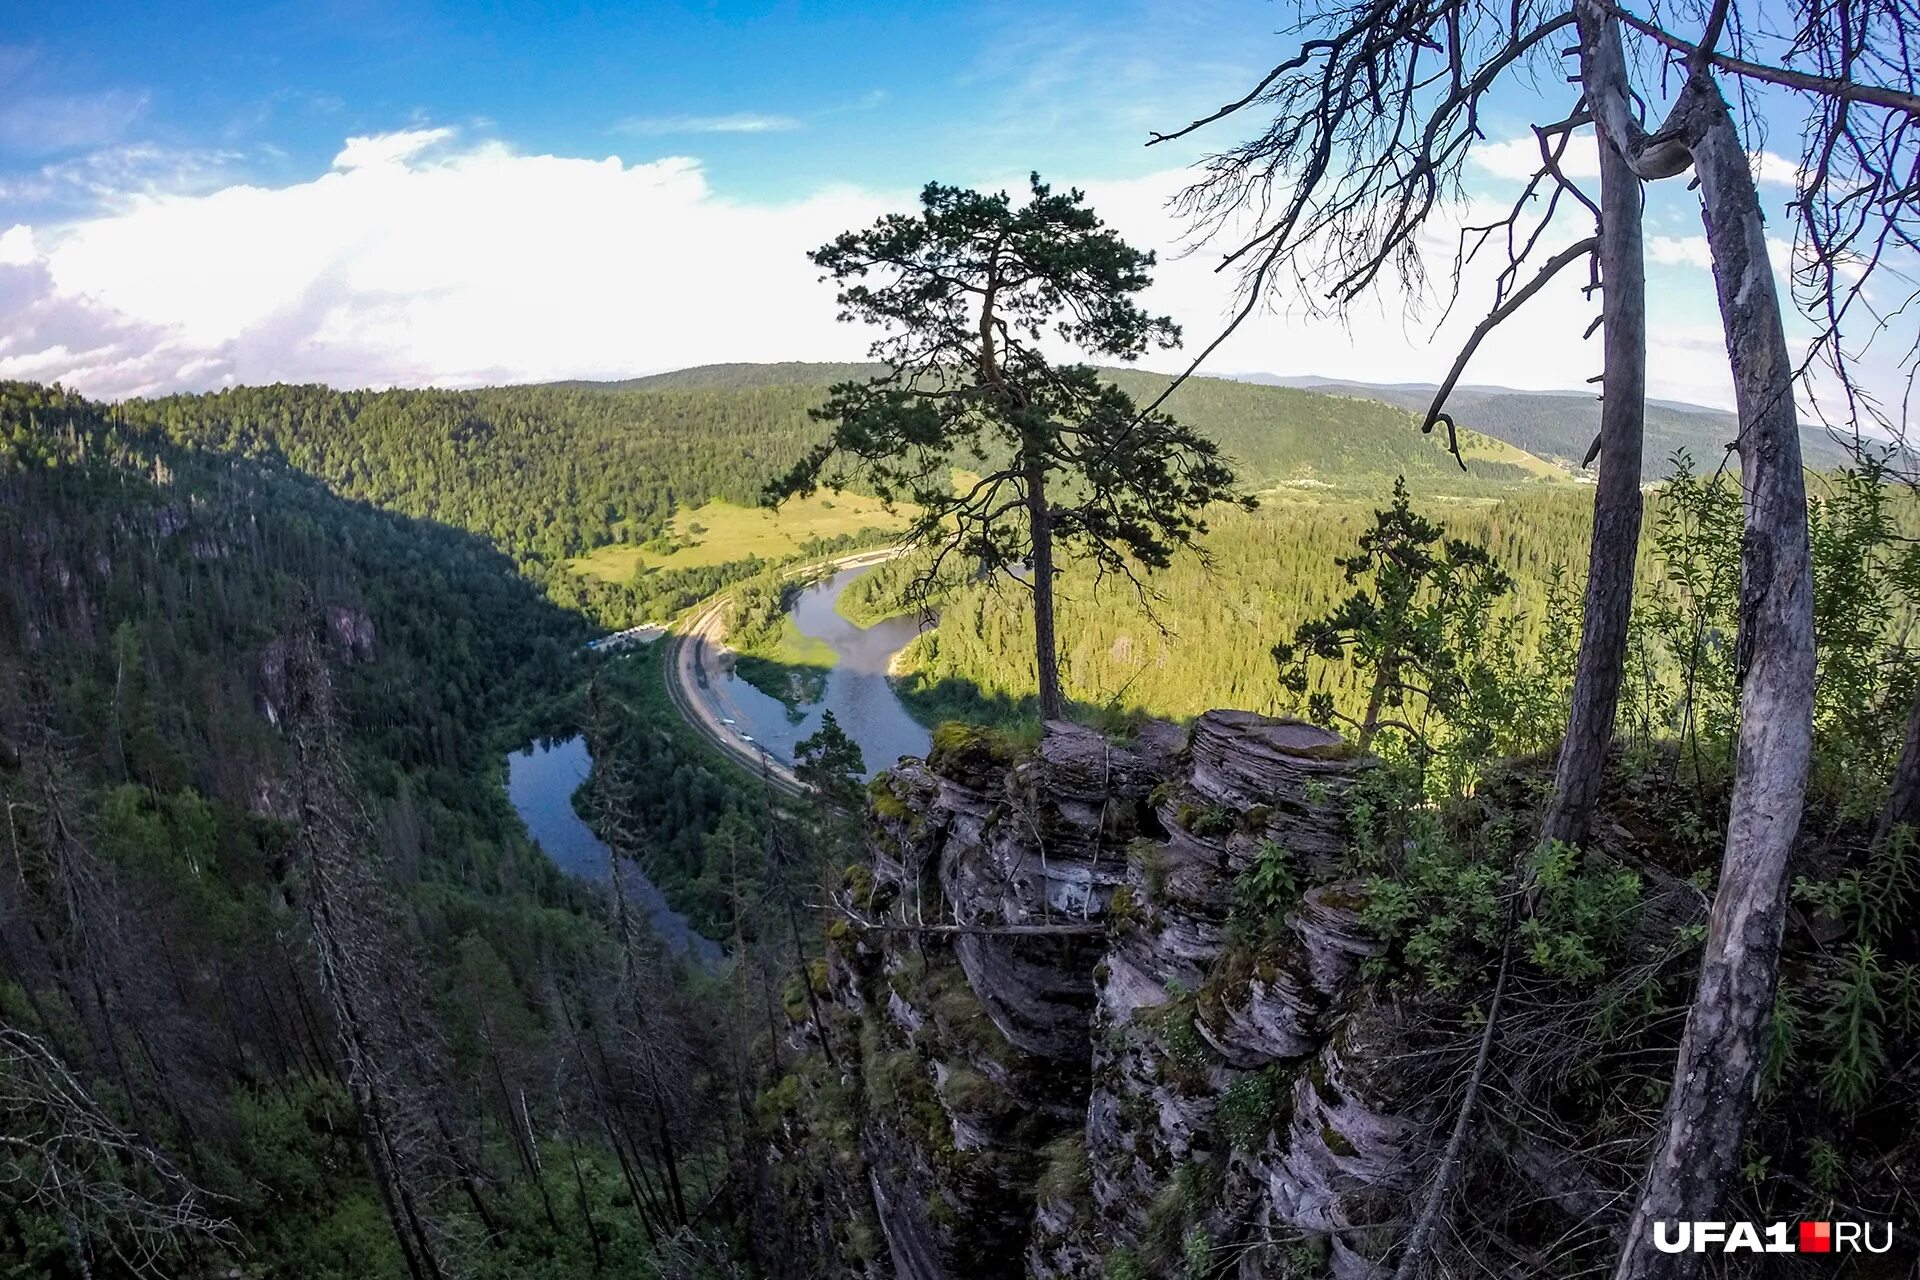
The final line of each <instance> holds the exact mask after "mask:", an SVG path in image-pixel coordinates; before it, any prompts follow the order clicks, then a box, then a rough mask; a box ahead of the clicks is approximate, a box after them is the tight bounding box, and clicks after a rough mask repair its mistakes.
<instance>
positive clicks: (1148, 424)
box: [768, 174, 1246, 719]
mask: <svg viewBox="0 0 1920 1280" xmlns="http://www.w3.org/2000/svg"><path fill="white" fill-rule="evenodd" d="M1031 183H1032V189H1031V192H1030V194H1029V198H1028V200H1027V202H1026V203H1025V204H1023V205H1020V206H1018V207H1016V206H1015V205H1014V203H1013V200H1012V198H1011V197H1009V196H1008V195H1007V193H1005V192H1000V193H997V194H994V195H983V194H981V193H980V192H977V191H968V190H964V189H962V188H959V187H948V186H941V185H940V184H938V183H929V184H928V185H927V187H926V188H925V190H924V191H922V192H921V196H920V210H919V212H918V213H916V214H889V215H888V216H886V217H884V218H881V219H880V220H879V221H878V222H876V223H874V224H873V225H872V226H871V227H868V228H867V229H865V230H863V231H849V232H845V233H843V234H842V235H840V236H839V237H838V238H836V239H835V240H834V241H833V242H832V243H831V244H828V245H825V246H823V247H822V248H820V249H817V250H815V251H814V253H813V254H812V255H811V256H812V259H813V261H814V262H815V263H816V264H817V265H819V266H820V267H821V269H822V270H824V271H825V272H826V273H827V275H828V276H830V277H832V278H833V279H834V280H835V281H837V282H838V283H839V284H840V285H841V286H842V287H841V291H840V295H839V301H840V318H841V319H843V320H848V321H855V322H859V323H864V324H869V325H874V326H877V327H878V328H879V329H880V330H881V331H882V332H881V336H880V337H879V339H877V340H876V341H875V342H874V344H873V346H872V348H871V353H872V355H873V357H874V358H875V359H876V360H879V361H880V362H882V363H883V364H885V365H886V366H887V367H886V371H885V372H883V373H881V374H879V375H877V376H875V377H873V378H870V379H868V380H867V381H865V382H843V383H840V384H838V385H837V386H835V387H834V388H833V390H832V392H831V395H830V397H829V399H828V401H827V403H826V404H825V405H824V406H823V407H822V408H820V409H819V410H818V411H817V412H816V416H817V417H818V418H819V419H820V420H822V421H824V422H829V423H832V424H833V432H832V434H831V435H830V436H829V438H828V439H827V440H826V441H825V442H824V443H822V444H821V445H820V446H818V447H817V448H816V449H814V450H813V451H812V452H810V453H809V454H808V455H807V456H806V457H805V458H803V459H802V460H801V461H800V462H799V464H798V465H796V466H795V467H794V468H793V470H792V471H790V472H789V473H788V474H787V475H786V476H785V477H783V478H782V479H780V480H778V481H776V482H775V483H774V484H772V485H771V486H769V488H768V497H769V499H770V500H771V501H772V502H775V503H778V502H780V501H782V500H784V499H786V498H789V497H793V496H795V495H804V494H808V493H811V492H813V491H814V490H815V489H816V488H817V487H818V486H819V485H821V484H826V485H828V486H829V487H833V488H839V487H841V486H842V485H846V484H860V485H864V486H868V487H871V488H872V489H873V491H874V492H875V493H877V494H878V495H879V496H880V497H881V498H882V499H883V500H885V501H887V502H888V503H890V504H891V503H894V502H904V503H910V504H911V508H912V520H911V523H910V524H909V527H908V531H907V535H906V540H907V541H908V542H909V543H910V544H913V545H915V546H920V547H926V548H930V549H932V551H933V554H932V555H931V556H929V557H928V561H929V567H928V569H927V571H926V573H925V574H923V575H922V576H921V577H920V579H919V580H918V582H919V585H920V590H921V594H922V595H924V592H925V589H926V588H927V587H928V586H930V585H931V584H932V583H933V582H934V581H936V580H937V579H936V575H937V574H938V573H939V572H940V570H941V568H942V567H943V566H944V565H945V564H946V561H947V559H948V557H949V556H951V555H955V554H958V555H959V556H960V557H962V558H964V559H967V560H971V561H975V562H977V563H978V565H979V567H980V568H981V569H982V570H983V571H984V572H988V573H993V572H1002V573H1007V574H1009V575H1012V576H1015V578H1016V580H1017V581H1020V582H1022V583H1024V584H1025V585H1026V586H1027V587H1028V588H1029V589H1030V590H1031V591H1032V593H1033V606H1034V662H1035V668H1036V674H1037V678H1038V684H1039V691H1040V714H1041V715H1042V716H1043V717H1046V718H1049V719H1051V718H1057V717H1059V716H1061V715H1063V714H1065V711H1066V701H1065V697H1064V695H1063V694H1062V692H1061V686H1060V670H1059V654H1058V648H1057V644H1056V641H1055V636H1054V578H1055V574H1056V563H1055V553H1056V549H1060V550H1065V549H1067V548H1072V549H1074V550H1076V551H1078V552H1080V553H1082V554H1084V555H1087V556H1089V557H1090V558H1092V559H1093V560H1094V561H1095V562H1096V563H1097V564H1098V565H1099V566H1100V568H1101V569H1102V571H1103V572H1112V573H1116V574H1120V575H1122V576H1125V577H1127V578H1128V579H1130V580H1131V581H1133V582H1134V584H1135V585H1136V586H1137V587H1142V589H1144V586H1143V584H1142V582H1141V580H1140V579H1139V577H1138V576H1137V575H1138V573H1139V571H1140V570H1141V569H1143V568H1144V569H1158V568H1164V567H1165V566H1166V565H1167V563H1168V562H1169V560H1170V558H1171V556H1172V554H1173V552H1174V551H1175V550H1176V549H1178V548H1180V547H1183V546H1187V545H1189V544H1191V543H1192V542H1193V540H1194V539H1195V538H1196V537H1197V536H1198V535H1200V534H1201V533H1204V532H1205V531H1206V522H1205V520H1204V519H1203V517H1202V514H1201V513H1202V511H1203V510H1204V508H1205V507H1206V506H1207V505H1208V504H1210V503H1213V502H1218V501H1223V500H1226V501H1236V502H1244V501H1246V500H1245V499H1242V498H1240V497H1238V496H1237V495H1236V494H1235V493H1234V490H1233V484H1234V477H1233V472H1232V470H1231V469H1230V468H1229V467H1228V465H1227V463H1226V461H1225V459H1223V458H1222V457H1221V454H1220V451H1219V449H1218V447H1217V446H1215V445H1214V443H1213V442H1212V441H1210V440H1208V439H1206V438H1205V437H1203V436H1201V435H1199V434H1198V433H1196V432H1194V431H1192V430H1190V429H1189V428H1187V427H1184V426H1182V425H1181V424H1180V423H1178V422H1176V421H1175V420H1174V419H1173V418H1172V417H1171V416H1169V415H1167V414H1165V413H1161V412H1159V411H1157V409H1154V408H1149V409H1147V410H1145V411H1143V410H1142V409H1140V408H1139V407H1138V406H1137V405H1135V403H1134V402H1133V399H1132V398H1131V397H1130V396H1128V395H1127V394H1126V393H1125V392H1124V391H1122V390H1120V389H1119V388H1118V387H1116V386H1114V385H1113V384H1112V383H1111V382H1108V381H1105V380H1103V379H1102V378H1101V377H1100V375H1099V373H1098V372H1097V371H1096V370H1095V369H1093V368H1092V367H1091V366H1088V365H1082V364H1065V365H1063V364H1057V363H1055V362H1054V361H1053V359H1052V358H1050V357H1049V356H1048V355H1047V354H1046V353H1045V351H1044V350H1043V347H1059V346H1065V347H1070V348H1074V349H1077V350H1079V351H1081V352H1084V353H1086V354H1087V355H1090V356H1093V357H1097V358H1105V359H1109V360H1122V361H1132V360H1135V359H1137V358H1138V357H1139V356H1141V355H1142V354H1144V353H1145V352H1147V351H1148V350H1150V349H1152V348H1155V347H1170V346H1173V345H1174V344H1175V343H1177V342H1178V341H1179V330H1178V329H1177V328H1176V327H1175V326H1174V324H1173V322H1172V321H1171V320H1169V319H1167V318H1166V317H1164V316H1154V315H1150V314H1148V313H1147V312H1146V311H1144V310H1142V309H1141V307H1140V305H1139V303H1138V302H1137V301H1136V296H1137V295H1138V294H1139V293H1140V291H1141V290H1143V289H1145V288H1146V287H1147V284H1148V280H1149V275H1148V273H1149V271H1150V270H1151V268H1152V267H1153V261H1154V259H1153V255H1152V254H1151V253H1143V252H1141V251H1140V250H1137V249H1134V248H1131V247H1130V246H1128V245H1127V244H1126V243H1125V242H1124V241H1122V240H1121V239H1120V237H1119V236H1118V235H1116V234H1115V233H1114V232H1113V231H1112V230H1111V229H1109V228H1108V227H1106V226H1105V225H1104V224H1103V223H1102V222H1101V221H1100V219H1099V218H1098V217H1097V216H1095V214H1094V212H1093V211H1092V210H1091V209H1089V208H1087V206H1086V201H1085V197H1084V196H1083V194H1082V193H1081V192H1079V191H1068V192H1065V193H1058V194H1057V193H1055V192H1054V191H1053V189H1052V188H1050V187H1048V186H1047V185H1046V184H1045V183H1043V182H1041V181H1040V178H1039V175H1038V174H1035V175H1033V177H1032V180H1031Z"/></svg>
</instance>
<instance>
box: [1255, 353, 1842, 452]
mask: <svg viewBox="0 0 1920 1280" xmlns="http://www.w3.org/2000/svg"><path fill="white" fill-rule="evenodd" d="M1237 380H1238V381H1242V382H1250V383H1254V384H1256V385H1259V386H1275V387H1299V388H1302V389H1305V390H1310V391H1315V392H1319V393H1320V394H1323V395H1337V396H1350V397H1353V398H1355V399H1361V400H1377V401H1379V402H1380V403H1382V404H1390V405H1394V406H1395V407H1397V408H1402V409H1407V410H1409V411H1411V412H1413V413H1420V414H1424V413H1425V412H1426V410H1427V406H1428V405H1429V404H1431V403H1432V401H1433V393H1434V392H1435V391H1436V390H1438V387H1437V385H1436V384H1434V383H1430V382H1387V383H1380V382H1353V381H1348V380H1344V379H1340V378H1322V377H1318V376H1315V375H1311V374H1308V375H1303V376H1293V377H1282V376H1279V375H1276V374H1271V373H1250V374H1240V375H1237ZM1447 411H1448V412H1449V413H1451V414H1452V415H1453V417H1454V420H1455V421H1456V422H1458V423H1460V425H1461V426H1465V427H1471V428H1473V429H1474V430H1476V431H1480V432H1484V433H1485V434H1487V435H1490V436H1493V437H1495V438H1496V439H1500V440H1504V441H1506V442H1507V443H1508V444H1511V445H1514V446H1516V447H1517V448H1521V449H1525V450H1526V451H1527V452H1529V453H1532V454H1535V455H1537V456H1539V457H1542V458H1550V459H1552V460H1553V461H1555V462H1558V463H1561V464H1562V465H1565V466H1568V467H1577V466H1578V465H1579V463H1580V460H1581V459H1582V458H1583V457H1585V456H1586V452H1587V449H1588V447H1589V446H1591V445H1592V443H1593V438H1594V436H1595V435H1596V434H1598V432H1599V430H1600V402H1599V400H1598V399H1597V398H1596V397H1595V396H1594V395H1593V393H1592V392H1588V391H1521V390H1516V389H1514V388H1512V387H1493V386H1463V387H1455V388H1454V389H1453V393H1452V394H1451V395H1450V396H1448V397H1447ZM1738 429H1739V419H1738V418H1736V417H1735V416H1734V415H1733V414H1731V413H1728V412H1727V411H1726V410H1724V409H1714V408H1710V407H1708V406H1706V405H1698V404H1688V403H1686V402H1684V401H1679V400H1649V401H1647V428H1646V430H1647V434H1646V452H1645V456H1646V470H1647V474H1648V475H1649V476H1652V477H1659V476H1666V475H1670V474H1672V472H1673V455H1674V453H1675V451H1676V450H1679V449H1685V450H1687V452H1688V453H1690V454H1692V455H1693V460H1694V462H1695V464H1696V465H1699V466H1701V467H1704V468H1706V469H1709V470H1710V469H1712V468H1713V467H1715V466H1717V465H1718V464H1719V459H1720V455H1721V454H1722V452H1723V451H1725V450H1726V449H1727V448H1729V447H1730V446H1731V445H1732V444H1733V439H1734V436H1735V434H1736V432H1737V431H1738ZM1800 448H1801V450H1802V453H1803V455H1804V457H1805V459H1806V464H1807V465H1808V466H1809V467H1812V468H1814V469H1815V470H1819V471H1825V470H1830V469H1832V468H1834V467H1840V466H1844V465H1846V464H1847V463H1848V462H1850V461H1851V460H1852V459H1851V455H1850V454H1849V453H1848V452H1847V450H1846V449H1845V448H1844V447H1843V446H1842V445H1841V444H1840V443H1839V442H1838V441H1836V440H1834V439H1833V437H1831V436H1829V435H1828V434H1827V433H1826V432H1824V431H1821V430H1819V429H1817V428H1811V427H1806V426H1803V427H1802V428H1801V430H1800Z"/></svg>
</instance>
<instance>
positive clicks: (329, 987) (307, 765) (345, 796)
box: [282, 627, 458, 1280]
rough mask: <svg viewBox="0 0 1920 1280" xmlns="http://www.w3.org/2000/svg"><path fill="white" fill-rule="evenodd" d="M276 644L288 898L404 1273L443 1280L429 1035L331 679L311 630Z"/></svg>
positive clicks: (445, 1165) (447, 1271) (442, 1174)
mask: <svg viewBox="0 0 1920 1280" xmlns="http://www.w3.org/2000/svg"><path fill="white" fill-rule="evenodd" d="M282 643H284V644H285V646H286V651H287V652H286V668H285V669H286V687H287V704H288V705H287V708H286V715H285V718H284V724H285V726H286V731H287V738H288V743H289V745H290V747H291V748H292V753H293V766H294V767H293V771H292V781H293V803H294V810H295V812H294V822H295V835H294V840H293V846H292V859H293V867H292V870H293V874H294V877H295V883H296V889H295V895H296V901H297V905H298V906H299V907H300V909H301V910H302V912H303V913H304V915H305V917H306V922H307V928H308V939H309V945H310V947H311V949H312V953H313V959H314V963H315V967H316V969H317V970H318V973H319V978H320V988H321V990H322V991H323V992H324V993H325V996H326V999H327V1004H328V1009H329V1012H330V1013H331V1014H332V1020H333V1033H334V1039H335V1045H336V1049H337V1051H338V1054H339V1059H340V1068H341V1071H342V1074H343V1075H344V1077H345V1080H346V1084H347V1089H348V1092H349V1093H350V1094H351V1096H352V1098H353V1102H354V1107H355V1110H356V1111H357V1112H358V1114H359V1120H360V1129H361V1137H362V1140H363V1143H364V1145H365V1148H366V1152H367V1160H368V1164H369V1165H370V1166H371V1168H372V1171H373V1175H374V1183H375V1185H376V1187H377V1188H378V1190H379V1192H380V1197H381V1201H382V1203H383V1205H384V1207H385V1209H386V1211H387V1216H388V1218H389V1220H390V1221H391V1223H392V1226H393V1233H394V1239H395V1240H396V1241H397V1242H398V1244H399V1246H400V1252H401V1256H402V1257H403V1258H404V1260H405V1262H406V1265H407V1270H408V1273H409V1274H410V1275H411V1276H412V1278H413V1280H451V1278H452V1277H454V1276H456V1275H457V1274H458V1272H457V1270H456V1269H455V1268H454V1265H453V1259H452V1256H451V1253H450V1250H449V1248H448V1241H447V1232H446V1230H445V1227H444V1225H443V1224H442V1223H441V1221H440V1220H439V1218H438V1217H437V1216H436V1214H435V1212H434V1208H433V1202H434V1200H435V1199H436V1197H437V1193H438V1191H439V1189H440V1188H441V1187H442V1186H443V1185H445V1184H446V1183H447V1182H448V1181H449V1180H450V1177H451V1176H453V1175H454V1174H455V1172H456V1169H455V1167H454V1166H455V1164H456V1162H455V1161H452V1160H450V1159H449V1155H450V1152H449V1150H448V1144H447V1143H446V1142H445V1141H444V1139H445V1138H446V1136H447V1135H446V1129H445V1126H444V1124H440V1123H438V1122H437V1121H436V1118H435V1113H434V1102H433V1100H432V1099H431V1098H430V1097H429V1096H428V1094H429V1092H430V1091H431V1090H432V1088H433V1087H434V1085H435V1084H436V1083H438V1082H439V1081H438V1079H437V1077H438V1076H439V1074H440V1073H439V1072H438V1070H437V1055H436V1054H435V1052H434V1042H435V1034H434V1032H433V1030H432V1029H431V1028H429V1027H427V1026H425V1025H424V1024H423V1013H424V1009H425V1004H424V1000H423V998H422V995H421V993H420V992H418V991H417V990H416V989H415V983H414V982H413V981H412V980H411V979H410V978H409V976H408V970H407V967H406V963H405V960H404V958H403V957H402V956H401V955H400V954H398V953H397V940H398V932H399V930H398V924H397V921H396V920H395V919H394V918H393V911H392V903H391V899H390V896H389V893H388V890H387V886H386V885H385V884H384V883H383V882H382V880H381V878H380V877H379V875H378V874H377V873H376V871H375V868H374V866H373V864H372V859H373V857H374V854H373V849H374V847H375V844H374V839H373V828H372V824H371V822H370V821H369V820H368V818H367V815H366V813H365V811H364V810H363V809H362V808H361V805H360V801H359V799H358V798H357V795H356V793H355V792H354V790H353V787H352V784H351V774H350V772H349V768H348V765H347V762H346V757H345V754H344V751H343V748H342V743H341V737H342V733H341V728H340V724H339V713H338V709H337V706H336V702H335V697H334V689H333V673H332V672H331V670H330V669H329V668H328V666H327V663H326V659H325V657H324V656H323V655H322V653H321V651H320V647H319V645H318V644H316V643H315V641H314V639H313V636H312V633H311V630H310V629H308V628H304V627H301V628H296V629H295V630H294V632H293V633H292V634H291V635H290V636H289V637H287V638H286V639H285V640H284V641H283V642H282ZM436 1130H439V1132H438V1133H436Z"/></svg>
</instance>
